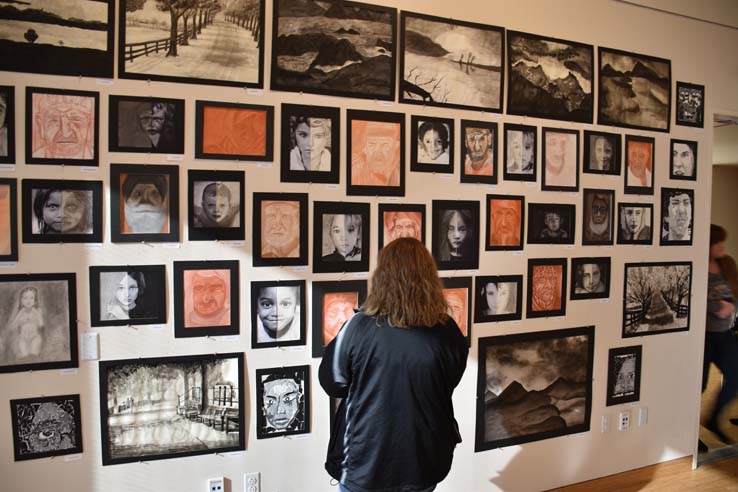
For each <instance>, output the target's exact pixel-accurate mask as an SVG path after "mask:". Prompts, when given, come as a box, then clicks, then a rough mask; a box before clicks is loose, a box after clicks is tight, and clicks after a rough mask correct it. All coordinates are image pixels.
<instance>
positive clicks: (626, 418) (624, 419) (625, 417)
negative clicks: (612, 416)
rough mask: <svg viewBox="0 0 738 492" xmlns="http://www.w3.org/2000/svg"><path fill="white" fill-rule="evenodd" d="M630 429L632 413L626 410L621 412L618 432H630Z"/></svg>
mask: <svg viewBox="0 0 738 492" xmlns="http://www.w3.org/2000/svg"><path fill="white" fill-rule="evenodd" d="M629 427H630V411H629V410H626V411H624V412H620V414H619V415H618V430H619V431H624V430H628V428H629Z"/></svg>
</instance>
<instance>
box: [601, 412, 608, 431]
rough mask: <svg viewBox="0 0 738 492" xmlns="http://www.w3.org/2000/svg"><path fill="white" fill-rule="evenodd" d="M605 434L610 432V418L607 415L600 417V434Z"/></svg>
mask: <svg viewBox="0 0 738 492" xmlns="http://www.w3.org/2000/svg"><path fill="white" fill-rule="evenodd" d="M606 432H610V416H609V415H603V416H602V433H603V434H605V433H606Z"/></svg>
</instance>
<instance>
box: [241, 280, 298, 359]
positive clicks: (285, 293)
mask: <svg viewBox="0 0 738 492" xmlns="http://www.w3.org/2000/svg"><path fill="white" fill-rule="evenodd" d="M306 308H307V306H306V305H305V281H304V280H278V281H267V282H251V348H255V349H257V348H267V347H284V346H293V345H305V343H306V342H305V340H306V335H305V333H306V332H307V325H306V322H305V310H306Z"/></svg>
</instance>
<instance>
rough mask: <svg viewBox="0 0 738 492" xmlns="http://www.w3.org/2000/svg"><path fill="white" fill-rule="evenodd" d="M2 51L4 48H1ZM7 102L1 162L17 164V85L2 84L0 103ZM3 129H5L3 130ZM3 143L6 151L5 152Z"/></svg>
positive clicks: (0, 135) (0, 124)
mask: <svg viewBox="0 0 738 492" xmlns="http://www.w3.org/2000/svg"><path fill="white" fill-rule="evenodd" d="M0 51H2V48H0ZM2 101H4V102H5V108H4V112H5V114H4V118H3V120H1V121H0V138H2V139H4V140H5V142H2V141H0V164H15V87H14V86H12V85H0V104H1V103H2ZM3 129H4V130H5V131H3ZM3 144H4V146H5V149H4V150H5V152H3V148H2V147H3Z"/></svg>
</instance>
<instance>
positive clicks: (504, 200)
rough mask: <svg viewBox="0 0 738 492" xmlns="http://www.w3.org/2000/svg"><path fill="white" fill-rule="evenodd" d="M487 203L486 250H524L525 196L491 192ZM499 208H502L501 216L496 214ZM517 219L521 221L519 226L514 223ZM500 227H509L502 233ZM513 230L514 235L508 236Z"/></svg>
mask: <svg viewBox="0 0 738 492" xmlns="http://www.w3.org/2000/svg"><path fill="white" fill-rule="evenodd" d="M486 203H487V226H486V230H485V232H486V233H485V236H484V237H485V240H484V250H485V251H522V249H523V245H524V241H525V196H524V195H496V194H491V195H487V197H486ZM495 204H497V205H495ZM497 210H500V212H499V213H500V214H501V215H500V216H499V217H498V216H496V212H497ZM511 214H512V215H511ZM516 215H517V217H516ZM510 220H512V221H513V224H512V228H511V227H509V226H508V223H509V221H510ZM515 220H518V221H519V222H520V224H519V225H518V226H517V227H515V224H514V221H515ZM500 228H503V229H507V231H503V233H502V234H501V233H500ZM511 229H514V231H515V232H512V231H511ZM511 232H512V237H507V236H510V233H511ZM516 236H517V237H516Z"/></svg>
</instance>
